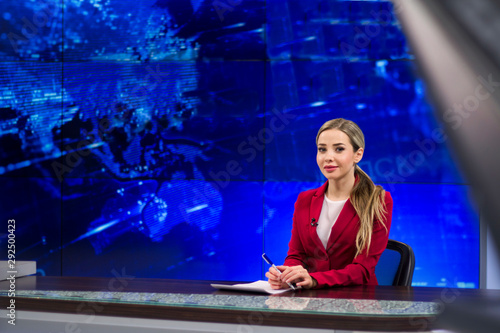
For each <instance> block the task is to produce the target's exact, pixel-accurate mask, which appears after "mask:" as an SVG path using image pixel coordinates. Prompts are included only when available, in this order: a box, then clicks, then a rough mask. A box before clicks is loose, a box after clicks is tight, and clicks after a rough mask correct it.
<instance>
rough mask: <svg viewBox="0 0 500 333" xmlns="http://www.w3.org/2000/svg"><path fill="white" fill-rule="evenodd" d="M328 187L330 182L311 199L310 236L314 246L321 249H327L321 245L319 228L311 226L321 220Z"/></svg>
mask: <svg viewBox="0 0 500 333" xmlns="http://www.w3.org/2000/svg"><path fill="white" fill-rule="evenodd" d="M327 186H328V181H326V183H324V184H323V186H321V187H320V188H318V189H317V190H316V192H315V193H314V194H313V197H312V199H311V206H310V208H309V221H308V222H309V236H310V237H311V238H310V239H312V241H313V243H314V246H315V247H316V248H319V249H323V250H324V249H325V247H324V246H323V243H321V240H320V239H319V237H318V231H317V230H316V229H317V227H316V226H313V225H311V223H313V222H312V221H313V219H314V221H315V222H314V223H318V220H319V215H320V214H321V208H323V201H324V195H325V191H326V188H327Z"/></svg>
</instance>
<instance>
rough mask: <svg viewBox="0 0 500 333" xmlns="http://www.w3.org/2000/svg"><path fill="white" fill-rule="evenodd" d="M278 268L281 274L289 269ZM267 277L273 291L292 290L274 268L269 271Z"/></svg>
mask: <svg viewBox="0 0 500 333" xmlns="http://www.w3.org/2000/svg"><path fill="white" fill-rule="evenodd" d="M277 268H278V269H279V270H280V272H282V271H283V270H285V268H287V267H286V266H277ZM266 277H267V278H268V281H269V284H270V285H271V288H272V289H288V288H290V287H289V286H288V284H286V283H285V282H283V281H281V279H280V276H279V275H278V272H276V270H275V269H274V267H269V271H267V273H266Z"/></svg>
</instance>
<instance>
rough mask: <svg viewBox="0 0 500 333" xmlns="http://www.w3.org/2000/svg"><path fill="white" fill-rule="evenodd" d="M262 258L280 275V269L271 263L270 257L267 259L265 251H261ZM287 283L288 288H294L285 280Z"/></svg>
mask: <svg viewBox="0 0 500 333" xmlns="http://www.w3.org/2000/svg"><path fill="white" fill-rule="evenodd" d="M262 259H264V260H265V261H266V262H267V263H268V264H269V265H271V267H273V268H274V269H275V270H276V272H278V275H281V271H280V270H279V269H278V267H276V265H274V264H273V262H272V261H271V259H269V257H268V256H267V255H266V254H265V253H262ZM287 284H288V285H289V286H290V288H292V289H293V290H295V287H294V286H293V285H292V284H291V283H288V282H287Z"/></svg>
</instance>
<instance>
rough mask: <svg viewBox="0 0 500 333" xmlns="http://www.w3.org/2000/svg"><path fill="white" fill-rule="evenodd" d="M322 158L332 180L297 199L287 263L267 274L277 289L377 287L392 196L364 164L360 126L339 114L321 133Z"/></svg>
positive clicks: (318, 138)
mask: <svg viewBox="0 0 500 333" xmlns="http://www.w3.org/2000/svg"><path fill="white" fill-rule="evenodd" d="M316 146H317V149H318V150H317V155H316V162H317V163H318V167H319V168H320V170H321V172H322V173H323V175H324V176H325V177H326V178H327V181H326V182H325V183H324V184H323V186H321V187H319V188H317V189H312V190H308V191H304V192H302V193H300V194H299V196H298V198H297V201H296V202H295V211H294V214H293V226H292V237H291V240H290V243H289V244H288V247H289V249H288V255H287V257H286V259H285V262H284V264H283V265H282V266H277V268H278V269H279V270H280V271H281V272H282V274H281V275H279V274H278V273H277V272H276V271H275V270H274V269H273V268H270V269H269V271H268V272H267V273H266V277H267V278H268V279H269V283H270V285H271V287H272V288H273V289H281V288H289V287H288V283H295V284H296V285H297V287H299V288H300V287H301V288H305V289H311V288H325V287H333V286H348V285H362V284H366V285H377V284H378V282H377V277H376V276H375V266H376V265H377V262H378V260H379V258H380V255H381V254H382V252H383V251H384V250H385V248H386V246H387V241H388V238H389V230H390V227H391V218H392V206H393V202H392V197H391V195H390V193H389V192H387V191H385V190H384V189H383V188H382V187H381V186H376V185H375V184H374V183H373V181H372V180H371V179H370V177H369V176H368V175H367V174H366V173H365V172H364V171H363V170H361V168H360V167H359V166H358V163H359V162H360V161H361V159H362V158H363V153H364V149H365V140H364V135H363V132H362V131H361V129H360V128H359V126H358V125H357V124H356V123H354V122H352V121H350V120H346V119H342V118H337V119H333V120H330V121H327V122H326V123H324V124H323V126H321V128H320V129H319V131H318V134H317V136H316Z"/></svg>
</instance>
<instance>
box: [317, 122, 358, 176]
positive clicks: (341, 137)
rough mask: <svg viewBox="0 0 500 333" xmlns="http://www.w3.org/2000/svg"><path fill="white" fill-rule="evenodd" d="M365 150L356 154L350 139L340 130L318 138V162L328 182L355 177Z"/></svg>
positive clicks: (323, 133)
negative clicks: (350, 176) (357, 166)
mask: <svg viewBox="0 0 500 333" xmlns="http://www.w3.org/2000/svg"><path fill="white" fill-rule="evenodd" d="M362 157H363V149H362V148H359V149H358V151H357V152H354V148H353V146H352V145H351V142H350V140H349V137H348V136H347V134H345V133H344V132H342V131H339V130H338V129H329V130H326V131H323V132H321V134H320V135H319V137H318V153H317V155H316V162H317V163H318V166H319V169H320V170H321V172H322V173H323V175H324V176H325V177H326V178H327V179H328V180H340V179H343V178H344V177H346V176H349V175H351V174H352V175H353V176H354V166H355V163H358V162H359V161H361V158H362Z"/></svg>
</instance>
